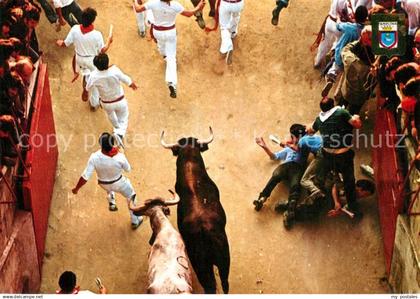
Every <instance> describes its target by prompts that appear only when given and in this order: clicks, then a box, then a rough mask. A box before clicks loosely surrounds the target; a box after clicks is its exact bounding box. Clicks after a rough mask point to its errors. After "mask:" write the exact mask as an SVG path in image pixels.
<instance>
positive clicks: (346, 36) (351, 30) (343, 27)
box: [334, 22, 363, 68]
mask: <svg viewBox="0 0 420 299" xmlns="http://www.w3.org/2000/svg"><path fill="white" fill-rule="evenodd" d="M362 29H363V25H362V24H357V23H347V22H346V23H337V30H338V31H340V32H342V33H343V34H342V35H341V37H340V39H339V40H338V42H337V45H336V46H335V54H334V55H335V56H334V58H335V63H336V64H337V65H338V66H339V67H341V68H343V60H342V59H341V50H342V49H343V48H344V47H345V46H346V45H347V44H349V43H351V42H353V41H355V40H357V39H359V37H360V32H362Z"/></svg>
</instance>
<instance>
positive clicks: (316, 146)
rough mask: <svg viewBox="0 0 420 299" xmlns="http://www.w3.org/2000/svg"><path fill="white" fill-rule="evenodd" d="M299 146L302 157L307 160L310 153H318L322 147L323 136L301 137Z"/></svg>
mask: <svg viewBox="0 0 420 299" xmlns="http://www.w3.org/2000/svg"><path fill="white" fill-rule="evenodd" d="M298 147H299V150H300V153H301V158H302V160H303V161H306V159H307V158H308V155H309V153H312V154H314V155H316V153H317V152H318V151H319V150H320V149H321V147H322V137H321V136H319V135H305V136H303V137H302V138H300V139H299V142H298Z"/></svg>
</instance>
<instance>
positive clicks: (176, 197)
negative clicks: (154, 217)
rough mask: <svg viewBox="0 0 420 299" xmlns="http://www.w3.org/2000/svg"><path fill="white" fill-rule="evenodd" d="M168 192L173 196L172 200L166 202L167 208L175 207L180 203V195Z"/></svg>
mask: <svg viewBox="0 0 420 299" xmlns="http://www.w3.org/2000/svg"><path fill="white" fill-rule="evenodd" d="M168 191H169V192H170V193H171V194H172V198H171V199H167V200H165V206H174V205H176V204H178V203H179V201H180V198H179V195H178V194H177V193H176V192H174V191H172V190H168Z"/></svg>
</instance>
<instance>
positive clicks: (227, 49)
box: [219, 0, 244, 65]
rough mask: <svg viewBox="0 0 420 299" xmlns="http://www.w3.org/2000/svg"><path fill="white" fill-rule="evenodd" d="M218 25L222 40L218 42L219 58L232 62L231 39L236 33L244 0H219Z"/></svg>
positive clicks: (228, 62)
mask: <svg viewBox="0 0 420 299" xmlns="http://www.w3.org/2000/svg"><path fill="white" fill-rule="evenodd" d="M220 1H221V2H220V7H219V25H220V34H221V37H222V42H221V44H220V53H221V58H222V59H226V63H227V64H228V65H230V64H232V51H233V41H232V40H233V39H234V38H235V37H236V36H237V34H238V26H239V20H240V18H241V11H242V10H243V8H244V0H220Z"/></svg>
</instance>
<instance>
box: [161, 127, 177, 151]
mask: <svg viewBox="0 0 420 299" xmlns="http://www.w3.org/2000/svg"><path fill="white" fill-rule="evenodd" d="M164 136H165V131H162V133H161V134H160V144H162V146H163V147H164V148H166V149H172V148H173V147H174V146H175V145H176V143H174V144H168V143H166V142H165V140H163V137H164Z"/></svg>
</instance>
